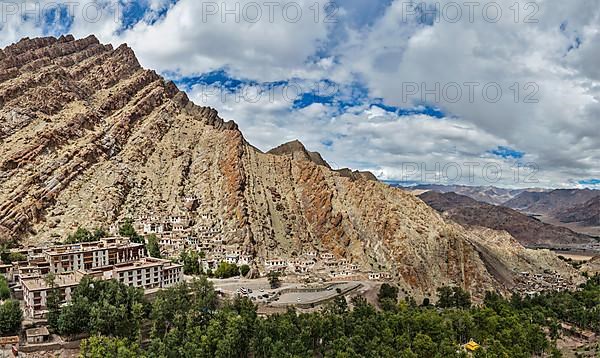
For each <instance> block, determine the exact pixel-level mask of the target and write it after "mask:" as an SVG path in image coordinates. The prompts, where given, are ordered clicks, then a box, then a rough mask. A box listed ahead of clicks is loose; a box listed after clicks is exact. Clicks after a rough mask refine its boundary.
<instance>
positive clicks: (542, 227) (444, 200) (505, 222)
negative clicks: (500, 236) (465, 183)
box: [419, 191, 597, 248]
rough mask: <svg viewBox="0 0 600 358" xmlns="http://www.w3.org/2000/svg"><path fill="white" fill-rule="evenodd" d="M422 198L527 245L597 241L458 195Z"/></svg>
mask: <svg viewBox="0 0 600 358" xmlns="http://www.w3.org/2000/svg"><path fill="white" fill-rule="evenodd" d="M419 198H420V199H422V200H423V201H425V202H426V203H427V204H428V205H429V206H431V207H432V208H434V209H436V210H437V211H439V212H441V213H443V214H444V215H445V216H446V217H449V218H451V219H452V220H454V221H456V222H458V223H460V224H463V225H471V226H482V227H486V228H490V229H493V230H503V231H506V232H508V233H510V234H511V235H512V236H513V237H514V238H515V239H517V240H518V241H519V242H520V243H521V244H522V245H525V246H535V247H550V248H560V247H572V246H573V245H578V244H590V243H596V242H597V240H596V239H595V238H592V237H590V236H587V235H583V234H579V233H576V232H574V231H571V230H569V229H567V228H564V227H560V226H553V225H550V224H546V223H543V222H541V221H540V220H538V219H536V218H533V217H530V216H527V215H525V214H522V213H520V212H518V211H516V210H513V209H510V208H507V207H503V206H496V205H492V204H487V203H483V202H479V201H476V200H474V199H471V198H469V197H467V196H464V195H459V194H456V193H444V194H442V193H438V192H434V191H428V192H426V193H423V194H421V195H419Z"/></svg>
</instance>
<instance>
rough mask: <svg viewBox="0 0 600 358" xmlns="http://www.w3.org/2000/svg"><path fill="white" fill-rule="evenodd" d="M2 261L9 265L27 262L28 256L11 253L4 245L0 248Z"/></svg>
mask: <svg viewBox="0 0 600 358" xmlns="http://www.w3.org/2000/svg"><path fill="white" fill-rule="evenodd" d="M0 259H1V260H2V262H4V263H5V264H7V265H10V264H11V263H13V262H19V261H27V256H25V255H23V254H22V253H20V252H10V251H9V249H8V247H7V246H6V245H4V244H3V245H2V247H1V248H0Z"/></svg>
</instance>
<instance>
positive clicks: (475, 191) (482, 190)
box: [406, 184, 544, 205]
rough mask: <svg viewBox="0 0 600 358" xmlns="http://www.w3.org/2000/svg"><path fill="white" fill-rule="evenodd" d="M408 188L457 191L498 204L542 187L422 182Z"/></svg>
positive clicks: (478, 199) (443, 191)
mask: <svg viewBox="0 0 600 358" xmlns="http://www.w3.org/2000/svg"><path fill="white" fill-rule="evenodd" d="M406 189H408V190H423V191H428V190H433V191H436V192H439V193H457V194H460V195H465V196H468V197H469V198H472V199H475V200H477V201H482V202H484V203H488V204H494V205H500V204H503V203H504V202H506V201H509V200H511V199H513V198H515V197H517V196H518V195H520V194H522V193H524V192H541V191H543V190H544V189H537V188H531V189H503V188H498V187H494V186H467V185H440V184H423V185H416V186H411V187H406Z"/></svg>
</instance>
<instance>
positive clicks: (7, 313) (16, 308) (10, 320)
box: [0, 300, 23, 336]
mask: <svg viewBox="0 0 600 358" xmlns="http://www.w3.org/2000/svg"><path fill="white" fill-rule="evenodd" d="M22 320H23V311H21V306H20V305H19V301H15V300H8V301H6V302H4V303H3V304H2V305H0V336H11V335H17V334H19V330H20V329H21V321H22Z"/></svg>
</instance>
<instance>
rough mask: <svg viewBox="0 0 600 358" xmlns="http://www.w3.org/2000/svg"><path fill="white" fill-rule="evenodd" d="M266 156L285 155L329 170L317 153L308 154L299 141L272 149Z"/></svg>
mask: <svg viewBox="0 0 600 358" xmlns="http://www.w3.org/2000/svg"><path fill="white" fill-rule="evenodd" d="M267 153H268V154H274V155H285V156H288V157H290V158H292V159H301V160H308V161H311V162H313V163H315V164H317V165H322V166H324V167H326V168H330V169H331V167H330V166H329V164H328V163H327V162H326V161H325V159H323V157H321V154H320V153H318V152H309V151H308V150H306V147H305V146H304V144H302V143H301V142H300V141H299V140H293V141H291V142H287V143H284V144H282V145H280V146H278V147H277V148H273V149H271V150H270V151H268V152H267Z"/></svg>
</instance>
